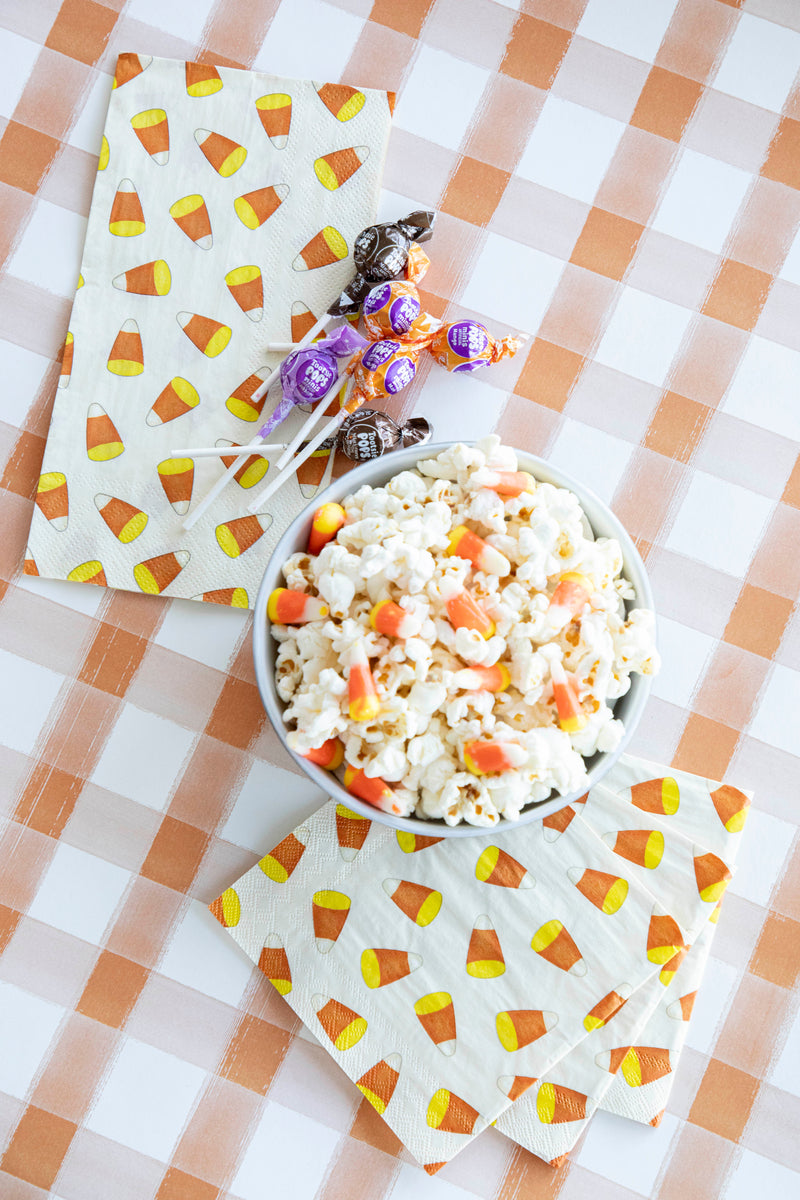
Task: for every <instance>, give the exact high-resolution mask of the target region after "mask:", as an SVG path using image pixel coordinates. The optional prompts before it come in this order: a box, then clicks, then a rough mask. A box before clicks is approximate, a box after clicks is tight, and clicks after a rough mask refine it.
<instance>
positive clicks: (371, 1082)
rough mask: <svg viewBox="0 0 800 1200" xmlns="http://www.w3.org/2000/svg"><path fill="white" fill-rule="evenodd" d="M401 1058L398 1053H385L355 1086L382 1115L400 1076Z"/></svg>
mask: <svg viewBox="0 0 800 1200" xmlns="http://www.w3.org/2000/svg"><path fill="white" fill-rule="evenodd" d="M402 1061H403V1060H402V1059H401V1057H400V1055H399V1054H387V1056H386V1058H382V1059H381V1061H380V1062H379V1063H376V1064H375V1066H374V1067H370V1069H369V1070H368V1071H366V1072H365V1073H364V1074H363V1075H362V1076H361V1078H360V1079H357V1080H356V1087H357V1088H358V1090H359V1091H360V1092H363V1094H364V1095H365V1096H366V1098H367V1100H369V1102H370V1104H371V1105H372V1107H373V1108H374V1109H376V1110H377V1112H379V1113H380V1114H381V1116H383V1114H384V1113H385V1112H386V1109H387V1107H388V1105H389V1101H390V1100H391V1098H392V1096H393V1095H394V1089H395V1088H396V1087H397V1080H398V1079H399V1078H400V1066H401V1064H402Z"/></svg>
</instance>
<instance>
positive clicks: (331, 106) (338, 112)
mask: <svg viewBox="0 0 800 1200" xmlns="http://www.w3.org/2000/svg"><path fill="white" fill-rule="evenodd" d="M314 87H315V88H316V92H317V95H318V96H319V98H320V100H321V101H322V103H323V104H324V105H325V107H326V108H327V110H328V112H330V113H333V115H334V117H336V119H337V121H349V120H350V119H351V118H352V117H355V116H357V115H358V113H360V112H361V109H362V108H363V107H364V103H365V101H366V99H367V98H366V96H365V95H364V93H363V92H359V91H358V89H357V88H354V87H350V86H349V85H348V84H346V83H322V84H319V83H315V84H314Z"/></svg>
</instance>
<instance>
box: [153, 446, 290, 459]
mask: <svg viewBox="0 0 800 1200" xmlns="http://www.w3.org/2000/svg"><path fill="white" fill-rule="evenodd" d="M240 449H241V447H240V446H187V447H186V448H185V449H183V450H170V452H169V453H170V458H221V457H222V456H223V455H228V454H235V453H236V451H237V450H240ZM285 449H286V442H270V444H269V445H267V444H266V443H265V442H259V443H258V445H257V446H255V445H254V446H252V449H251V450H250V453H251V454H267V453H269V452H271V451H272V450H285Z"/></svg>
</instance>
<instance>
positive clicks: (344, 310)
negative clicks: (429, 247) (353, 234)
mask: <svg viewBox="0 0 800 1200" xmlns="http://www.w3.org/2000/svg"><path fill="white" fill-rule="evenodd" d="M435 220H436V213H434V212H428V211H427V210H425V209H420V210H419V211H418V212H413V213H409V214H408V216H407V217H405V218H404V219H403V220H402V221H384V222H383V224H381V225H368V226H367V228H366V229H362V230H361V233H360V234H359V235H358V237H357V238H356V240H355V242H354V244H353V262H354V263H355V267H356V274H355V276H354V278H353V279H352V280H351V281H350V283H349V284H348V285H347V287H346V288H345V289H344V291H343V292H342V293H341V295H340V296H339V298H338V300H335V301H334V302H333V304H332V305H331V306H330V308H329V309H328V312H329V314H330V315H331V316H332V317H346V316H350V315H351V314H352V313H357V312H358V310H359V309H360V307H361V304H362V302H363V300H364V298H365V296H366V295H367V293H368V292H369V291H370V290H371V289H372V288H374V287H375V284H376V283H386V282H387V281H388V280H390V279H397V278H398V276H400V275H402V273H403V271H404V270H405V266H406V262H407V261H408V251H409V249H410V247H411V245H412V243H413V242H417V243H419V242H427V241H428V239H429V238H430V237H432V236H433V223H434V221H435Z"/></svg>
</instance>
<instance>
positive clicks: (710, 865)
mask: <svg viewBox="0 0 800 1200" xmlns="http://www.w3.org/2000/svg"><path fill="white" fill-rule="evenodd" d="M694 876H695V879H696V880H697V890H698V892H699V893H700V899H701V900H705V901H706V903H707V904H716V903H717V901H718V900H720V899H721V898H722V895H723V892H724V891H725V888H726V887H727V886H728V881H729V880H730V878H731V873H730V871H729V870H728V868H727V866H726V865H725V863H724V862H723V861H722V859H721V858H718V857H717V855H716V854H711V853H708V854H703V853H702V852H701V850H700V847H698V846H695V848H694Z"/></svg>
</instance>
